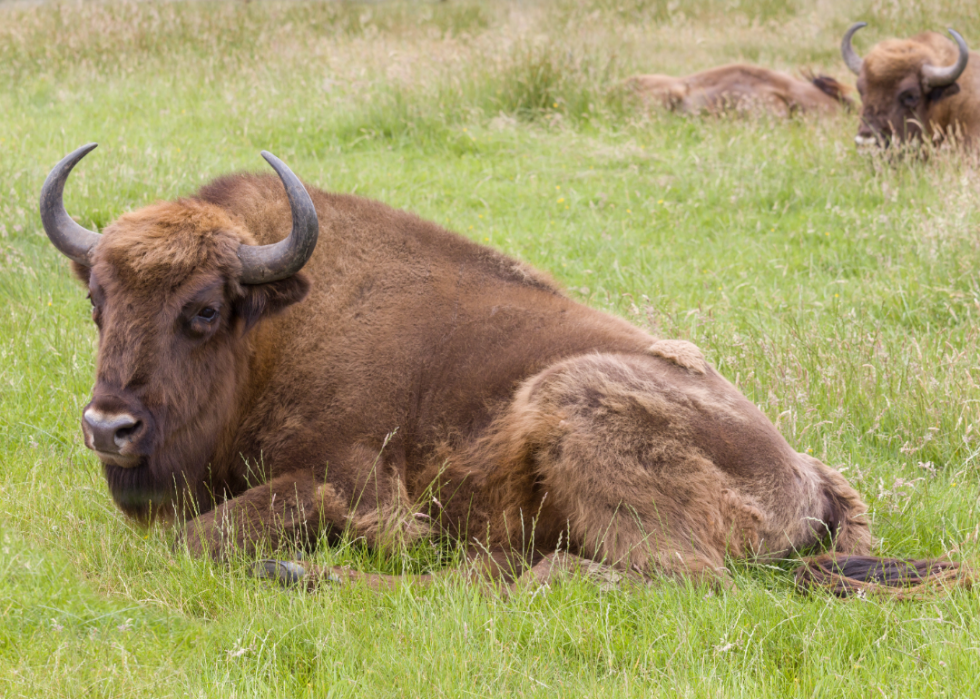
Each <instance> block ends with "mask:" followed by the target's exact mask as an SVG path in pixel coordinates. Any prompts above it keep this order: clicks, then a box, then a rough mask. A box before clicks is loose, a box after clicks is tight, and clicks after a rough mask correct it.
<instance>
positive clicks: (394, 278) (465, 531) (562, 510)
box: [75, 175, 871, 587]
mask: <svg viewBox="0 0 980 699" xmlns="http://www.w3.org/2000/svg"><path fill="white" fill-rule="evenodd" d="M309 193H310V195H311V197H312V199H313V202H314V204H315V206H316V209H317V213H318V217H319V225H320V237H319V243H318V245H317V247H316V251H315V253H314V254H313V256H312V258H311V259H310V260H309V262H308V263H307V264H306V267H305V268H304V271H303V272H302V273H299V274H296V275H295V276H293V277H290V278H287V279H284V280H281V281H277V282H272V283H268V284H258V285H243V284H241V283H240V282H239V275H240V273H241V264H240V262H239V260H238V258H237V256H236V252H235V251H236V248H237V246H238V245H239V244H240V243H250V244H254V243H260V244H267V243H271V242H274V241H276V240H278V239H280V238H282V237H283V236H284V235H285V234H286V233H287V232H288V231H289V230H290V227H291V222H290V221H291V219H290V209H289V203H288V201H287V199H286V196H285V193H284V191H283V187H282V185H281V183H280V182H279V181H278V180H277V179H276V178H274V177H264V176H254V175H236V176H230V177H225V178H222V179H219V180H217V181H215V182H213V183H212V184H210V185H208V186H207V187H205V188H204V189H202V190H201V191H200V192H199V193H198V194H197V196H195V197H192V198H190V199H182V200H178V201H175V202H171V203H161V204H155V205H153V206H150V207H147V208H145V209H141V210H140V211H136V212H134V213H130V214H126V215H124V216H122V217H121V218H120V219H119V220H117V221H116V222H115V223H113V224H112V225H110V226H109V227H108V228H107V229H106V230H105V233H104V234H103V236H102V238H101V240H100V241H99V243H98V244H97V246H96V247H95V248H94V250H93V252H92V254H91V257H90V259H91V261H92V265H91V267H83V266H80V265H77V264H76V265H75V269H76V273H77V274H78V275H79V276H80V277H81V278H82V279H83V280H84V281H85V282H86V283H87V285H88V288H89V292H90V295H91V298H92V303H93V317H94V319H95V322H96V323H97V325H98V327H99V356H98V364H97V382H96V386H95V389H94V393H93V398H92V402H91V403H90V405H89V406H88V408H90V409H93V410H98V411H102V412H103V413H110V412H111V411H113V410H126V411H128V412H129V413H130V414H132V415H133V416H135V417H136V418H138V420H139V422H138V424H137V426H136V427H133V428H132V430H133V431H134V432H133V434H131V435H130V436H129V440H128V441H127V442H126V446H124V447H123V448H121V449H120V451H119V453H118V454H116V455H106V454H101V453H100V458H102V459H103V462H104V465H105V472H106V477H107V479H108V482H109V488H110V491H111V492H112V495H113V497H114V498H115V500H116V502H117V503H118V504H119V506H120V507H121V508H122V509H123V511H124V512H126V513H127V514H128V515H130V516H133V517H136V518H139V519H142V520H152V519H155V518H176V519H178V520H189V521H187V524H186V527H185V540H186V543H187V546H188V547H189V549H190V550H191V551H193V552H196V553H208V554H210V555H212V556H215V557H216V558H223V557H225V556H227V555H229V554H232V553H235V552H239V553H244V554H247V555H250V554H254V553H256V552H258V551H259V550H261V548H262V547H264V546H272V547H273V548H278V547H286V548H287V549H290V550H292V549H295V548H302V547H305V546H308V545H310V544H311V543H312V542H315V541H316V540H317V539H318V538H319V537H320V536H327V537H328V538H330V537H335V536H336V535H338V534H340V533H342V532H344V531H349V532H351V533H353V534H354V535H356V536H360V537H364V538H365V539H366V540H367V541H368V543H370V544H371V545H374V546H382V547H385V546H400V545H404V544H406V543H410V542H412V541H414V540H417V539H419V538H421V537H425V536H446V537H452V538H455V539H457V540H462V541H465V542H468V543H469V545H470V548H471V549H472V550H473V551H474V552H476V554H478V555H476V560H475V563H474V567H475V569H477V570H479V571H481V572H484V573H488V574H490V575H495V576H503V577H505V578H508V579H511V578H513V577H515V576H518V575H520V574H521V573H522V572H523V571H525V569H526V567H527V566H534V565H535V564H537V565H538V567H537V568H532V569H531V572H530V575H531V576H532V578H535V579H537V577H539V576H540V575H542V574H543V573H542V572H541V571H542V568H541V567H540V566H541V565H544V564H541V563H540V561H541V560H542V558H543V557H544V558H545V560H553V559H548V558H547V557H548V556H549V555H550V554H553V553H554V552H556V551H562V552H564V553H563V555H564V554H573V555H577V556H583V557H585V558H587V559H589V560H591V561H593V562H599V563H603V564H606V565H611V566H613V567H614V568H615V569H616V570H618V571H620V572H619V573H617V575H623V574H629V575H633V574H636V575H639V576H641V577H651V576H694V577H702V578H707V579H709V580H720V579H724V578H725V576H726V573H725V570H724V560H725V557H726V556H735V557H748V556H751V557H763V558H772V557H778V556H783V555H786V554H788V553H791V552H793V551H794V550H796V549H799V548H802V547H811V546H824V547H827V548H830V549H831V550H833V551H835V552H838V553H840V554H858V555H865V554H867V553H868V552H869V548H870V544H871V535H870V533H869V531H868V525H867V522H866V519H865V511H866V507H865V505H864V503H863V502H862V501H861V499H860V497H859V496H858V494H857V493H856V492H855V491H854V489H852V488H851V487H850V486H849V485H848V483H847V481H845V480H844V478H843V477H842V476H841V475H840V474H839V473H837V472H836V471H834V470H833V469H830V468H828V467H827V466H825V465H823V464H822V463H820V462H819V461H817V460H816V459H813V458H811V457H809V456H807V455H805V454H800V453H797V452H796V451H794V450H793V449H792V448H791V447H790V446H789V445H788V444H787V443H786V441H785V440H784V439H783V438H782V437H781V436H780V435H779V433H778V432H777V431H776V429H775V428H774V427H773V425H772V423H771V422H770V421H769V420H768V419H767V418H766V416H765V415H763V414H762V413H761V412H760V411H759V410H758V409H757V408H756V407H755V406H754V405H753V404H752V403H751V402H749V401H748V400H746V399H745V398H744V397H743V396H742V395H741V394H740V393H739V392H738V391H737V390H736V389H735V387H734V386H732V385H731V384H730V383H729V382H728V381H726V380H725V379H724V378H723V377H722V376H721V375H720V374H718V373H717V372H716V371H715V370H714V369H713V368H711V367H710V366H709V365H708V363H707V362H706V361H705V360H704V357H703V355H702V354H701V352H700V351H699V350H698V348H697V347H695V346H694V345H692V344H690V343H687V342H683V341H679V340H663V339H660V340H658V339H655V338H653V337H651V336H650V335H648V334H647V333H645V332H643V331H641V330H639V329H638V328H635V327H633V326H632V325H630V324H628V323H626V322H625V321H623V320H621V319H619V318H616V317H613V316H610V315H607V314H604V313H601V312H599V311H595V310H593V309H591V308H588V307H586V306H582V305H581V304H578V303H576V302H575V301H572V300H571V299H569V298H568V297H567V296H565V295H564V294H563V293H562V292H561V291H560V290H559V288H558V287H557V286H556V285H555V284H554V283H553V282H552V281H551V280H550V279H549V278H548V277H547V276H546V275H544V274H542V273H540V272H538V271H536V270H533V269H531V268H530V267H528V266H526V265H524V264H522V263H520V262H517V261H515V260H513V259H510V258H508V257H505V256H504V255H501V254H500V253H497V252H495V251H493V250H491V249H488V248H484V247H481V246H479V245H476V244H475V243H472V242H470V241H468V240H466V239H464V238H462V237H460V236H458V235H455V234H453V233H450V232H449V231H446V230H444V229H442V228H440V227H439V226H437V225H435V224H433V223H429V222H427V221H423V220H421V219H419V218H417V217H416V216H413V215H412V214H409V213H406V212H404V211H397V210H394V209H391V208H389V207H387V206H384V205H383V204H379V203H377V202H373V201H368V200H365V199H360V198H357V197H353V196H345V195H336V194H327V193H325V192H322V191H319V190H316V189H311V188H310V189H309ZM212 312H213V313H212ZM562 560H565V559H562ZM261 565H262V566H264V567H263V568H262V570H265V571H266V572H268V569H269V566H271V568H272V571H273V572H272V573H270V574H274V575H275V574H276V572H275V571H277V570H278V571H280V574H281V575H282V576H283V577H284V579H288V580H293V579H294V578H295V577H296V574H295V570H301V571H302V570H303V568H301V567H300V568H295V567H294V568H290V567H289V566H287V565H286V564H278V563H275V562H271V563H263V564H261ZM549 565H550V564H549ZM590 565H591V564H588V563H587V564H585V566H586V568H589V566H590ZM580 567H581V566H580ZM549 570H550V568H549ZM590 570H591V568H590ZM351 575H352V574H351V573H350V572H349V571H347V572H344V571H339V572H338V571H333V572H328V573H326V574H325V577H324V579H327V580H334V579H340V580H343V579H347V578H349V577H351ZM315 577H316V576H312V577H311V584H312V583H313V582H315V581H314V580H313V578H315ZM375 578H376V579H375ZM375 578H372V579H371V580H369V582H370V583H371V584H376V585H378V586H382V587H383V586H388V585H389V584H390V583H391V581H390V580H389V579H386V578H383V577H378V576H375Z"/></svg>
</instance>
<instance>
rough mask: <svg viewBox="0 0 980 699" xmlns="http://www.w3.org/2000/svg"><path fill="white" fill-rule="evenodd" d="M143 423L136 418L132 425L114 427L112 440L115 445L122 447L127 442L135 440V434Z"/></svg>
mask: <svg viewBox="0 0 980 699" xmlns="http://www.w3.org/2000/svg"><path fill="white" fill-rule="evenodd" d="M142 428H143V423H142V421H140V420H137V421H136V422H135V423H134V424H132V425H127V426H124V427H120V428H118V429H116V434H115V435H113V437H112V441H113V442H115V443H116V446H117V447H119V448H120V449H122V448H123V447H124V446H126V445H127V444H130V443H131V442H134V441H136V437H137V435H138V434H139V433H140V432H141V431H142Z"/></svg>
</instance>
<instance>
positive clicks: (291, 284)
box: [234, 273, 310, 333]
mask: <svg viewBox="0 0 980 699" xmlns="http://www.w3.org/2000/svg"><path fill="white" fill-rule="evenodd" d="M242 289H243V291H244V293H243V294H242V296H241V297H239V298H238V300H237V301H235V304H234V306H235V313H236V315H238V316H239V317H240V318H241V319H242V320H243V321H244V322H245V327H244V329H243V330H242V332H243V333H244V332H248V330H249V329H250V328H251V327H252V326H253V325H255V324H256V323H257V322H259V320H260V319H261V318H265V317H266V316H271V315H275V314H276V313H279V312H281V311H283V310H285V309H286V308H288V307H289V306H292V305H293V304H294V303H297V302H299V301H302V300H303V299H305V298H306V295H307V294H308V293H309V292H310V282H309V280H307V278H306V275H305V274H302V273H297V274H294V275H293V276H291V277H286V278H285V279H280V280H279V281H275V282H268V283H266V284H243V285H242Z"/></svg>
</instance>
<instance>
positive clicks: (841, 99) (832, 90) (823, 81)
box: [803, 72, 854, 110]
mask: <svg viewBox="0 0 980 699" xmlns="http://www.w3.org/2000/svg"><path fill="white" fill-rule="evenodd" d="M803 77H805V78H806V79H807V80H809V81H810V83H811V84H812V85H813V86H814V87H815V88H817V89H818V90H820V91H821V92H822V93H824V94H825V95H827V96H828V97H831V98H833V99H834V100H836V101H837V102H838V103H840V104H841V105H842V106H843V107H845V108H846V109H848V110H851V109H854V100H852V99H851V98H850V97H848V96H847V93H849V92H850V91H851V88H849V87H848V86H847V85H844V84H843V83H840V82H837V80H836V79H834V78H832V77H830V76H829V75H814V74H813V73H812V72H804V74H803Z"/></svg>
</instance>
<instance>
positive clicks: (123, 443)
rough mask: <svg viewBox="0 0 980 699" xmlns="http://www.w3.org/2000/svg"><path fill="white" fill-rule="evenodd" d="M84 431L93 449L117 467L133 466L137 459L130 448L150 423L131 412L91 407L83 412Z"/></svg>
mask: <svg viewBox="0 0 980 699" xmlns="http://www.w3.org/2000/svg"><path fill="white" fill-rule="evenodd" d="M82 431H83V432H84V433H85V444H86V446H87V447H88V448H89V449H92V450H93V451H96V452H98V453H99V456H102V457H108V459H107V460H111V461H112V462H113V463H114V464H115V465H117V466H132V465H135V462H136V458H135V456H133V455H131V454H129V453H127V452H129V451H131V450H129V449H127V447H132V446H134V445H135V444H137V443H138V442H139V440H140V438H141V437H142V436H143V434H144V433H145V432H146V423H144V422H143V421H142V420H140V419H139V418H137V417H135V416H134V415H131V414H130V413H127V412H114V413H109V412H103V411H101V410H99V409H97V408H94V407H92V406H89V407H88V408H86V409H85V412H84V413H82ZM120 457H121V458H120Z"/></svg>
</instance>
